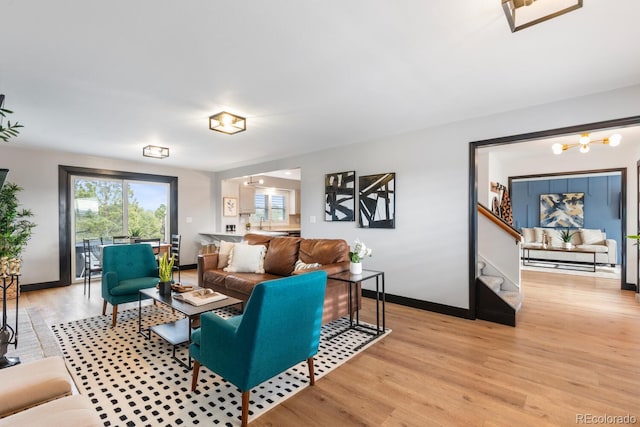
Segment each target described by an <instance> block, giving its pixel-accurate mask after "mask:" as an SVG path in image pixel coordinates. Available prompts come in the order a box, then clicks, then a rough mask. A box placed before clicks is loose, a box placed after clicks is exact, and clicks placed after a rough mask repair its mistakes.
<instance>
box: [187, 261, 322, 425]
mask: <svg viewBox="0 0 640 427" xmlns="http://www.w3.org/2000/svg"><path fill="white" fill-rule="evenodd" d="M326 284H327V273H325V272H324V271H313V272H309V273H305V274H300V275H296V276H289V277H285V278H282V279H276V280H270V281H267V282H262V283H260V284H258V285H257V286H256V287H255V288H254V289H253V292H252V293H251V296H250V297H249V300H248V301H247V304H246V307H245V310H244V313H243V314H242V315H241V316H235V317H232V318H230V319H226V320H225V319H222V318H221V317H218V316H216V315H215V314H213V313H205V314H202V315H201V317H200V322H201V327H200V328H199V329H197V330H195V331H194V332H193V334H192V335H191V345H190V346H189V352H190V355H191V357H192V358H193V359H194V365H193V381H192V383H191V390H192V391H195V389H196V386H197V384H198V372H199V370H200V365H204V366H206V367H207V368H209V369H211V370H212V371H213V372H215V373H217V374H218V375H220V376H221V377H222V378H224V379H226V380H227V381H229V382H230V383H232V384H233V385H235V386H236V387H238V388H239V389H240V391H241V392H242V425H243V426H246V425H247V422H248V417H249V394H250V391H251V389H252V388H253V387H255V386H257V385H258V384H260V383H263V382H264V381H266V380H268V379H269V378H272V377H274V376H275V375H277V374H279V373H281V372H283V371H285V370H287V369H289V368H290V367H292V366H295V365H296V364H298V363H300V362H303V361H305V360H306V361H307V364H308V366H309V382H310V384H311V385H313V384H314V374H313V356H314V355H315V354H316V353H317V352H318V345H319V343H320V327H321V324H322V307H323V304H324V292H325V287H326Z"/></svg>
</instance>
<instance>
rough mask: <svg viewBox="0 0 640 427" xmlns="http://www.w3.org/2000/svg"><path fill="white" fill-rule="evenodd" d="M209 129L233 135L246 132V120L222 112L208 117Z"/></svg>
mask: <svg viewBox="0 0 640 427" xmlns="http://www.w3.org/2000/svg"><path fill="white" fill-rule="evenodd" d="M209 129H211V130H215V131H216V132H222V133H226V134H227V135H233V134H236V133H239V132H243V131H245V130H247V119H246V118H244V117H241V116H237V115H235V114H231V113H227V112H226V111H222V112H220V113H218V114H214V115H213V116H211V117H209Z"/></svg>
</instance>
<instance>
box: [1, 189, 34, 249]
mask: <svg viewBox="0 0 640 427" xmlns="http://www.w3.org/2000/svg"><path fill="white" fill-rule="evenodd" d="M20 191H22V188H21V187H19V186H17V185H16V184H14V183H12V182H7V183H5V185H4V186H3V187H2V189H0V259H1V258H4V257H7V258H20V256H21V255H22V251H23V250H24V248H25V247H26V246H27V242H28V241H29V239H30V238H31V234H32V233H33V228H34V227H35V226H36V224H35V223H33V222H31V221H30V219H29V218H32V217H33V212H31V210H30V209H23V208H21V207H20V203H19V202H18V193H19V192H20Z"/></svg>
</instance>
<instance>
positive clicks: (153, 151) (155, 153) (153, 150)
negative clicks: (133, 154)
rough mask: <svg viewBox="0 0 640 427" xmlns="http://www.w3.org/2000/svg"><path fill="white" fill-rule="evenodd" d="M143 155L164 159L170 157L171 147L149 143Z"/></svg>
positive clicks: (143, 150)
mask: <svg viewBox="0 0 640 427" xmlns="http://www.w3.org/2000/svg"><path fill="white" fill-rule="evenodd" d="M142 155H143V156H145V157H153V158H154V159H164V158H165V157H169V149H168V148H167V147H158V146H157V145H147V146H146V147H144V148H143V149H142Z"/></svg>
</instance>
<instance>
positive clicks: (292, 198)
mask: <svg viewBox="0 0 640 427" xmlns="http://www.w3.org/2000/svg"><path fill="white" fill-rule="evenodd" d="M289 207H290V212H289V213H290V214H291V215H300V190H291V191H290V193H289Z"/></svg>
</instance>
